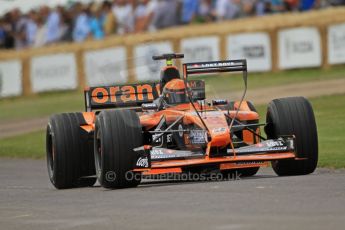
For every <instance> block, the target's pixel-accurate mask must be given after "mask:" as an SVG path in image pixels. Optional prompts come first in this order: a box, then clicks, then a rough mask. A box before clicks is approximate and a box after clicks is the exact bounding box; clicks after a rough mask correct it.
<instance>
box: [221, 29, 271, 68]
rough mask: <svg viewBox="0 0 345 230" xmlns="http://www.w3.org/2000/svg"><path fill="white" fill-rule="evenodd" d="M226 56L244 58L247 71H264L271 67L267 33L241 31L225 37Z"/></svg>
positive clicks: (269, 41)
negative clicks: (241, 32)
mask: <svg viewBox="0 0 345 230" xmlns="http://www.w3.org/2000/svg"><path fill="white" fill-rule="evenodd" d="M227 58H228V59H229V60H230V59H246V60H247V65H248V71H252V72H264V71H270V70H271V69H272V60H271V40H270V37H269V35H268V34H267V33H243V34H234V35H229V36H228V38H227Z"/></svg>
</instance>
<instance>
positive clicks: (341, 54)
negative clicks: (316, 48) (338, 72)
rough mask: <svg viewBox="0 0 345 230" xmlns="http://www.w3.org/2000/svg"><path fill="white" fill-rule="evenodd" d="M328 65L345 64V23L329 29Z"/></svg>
mask: <svg viewBox="0 0 345 230" xmlns="http://www.w3.org/2000/svg"><path fill="white" fill-rule="evenodd" d="M328 63H329V64H341V63H345V23H343V24H338V25H331V26H329V27H328Z"/></svg>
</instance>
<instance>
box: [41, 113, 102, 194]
mask: <svg viewBox="0 0 345 230" xmlns="http://www.w3.org/2000/svg"><path fill="white" fill-rule="evenodd" d="M82 124H85V120H84V117H83V115H82V113H63V114H57V115H53V116H52V117H51V118H50V119H49V123H48V126H47V132H46V157H47V166H48V174H49V179H50V181H51V183H52V184H53V185H54V186H55V187H56V188H57V189H67V188H76V187H88V186H93V185H94V184H95V182H96V178H95V177H94V175H95V164H94V158H93V145H92V142H91V141H89V139H88V134H87V133H86V132H85V131H83V130H82V129H81V128H80V125H82Z"/></svg>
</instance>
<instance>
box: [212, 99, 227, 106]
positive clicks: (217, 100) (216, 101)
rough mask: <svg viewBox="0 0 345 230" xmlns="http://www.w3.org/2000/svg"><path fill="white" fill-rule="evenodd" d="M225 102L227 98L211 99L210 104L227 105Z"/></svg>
mask: <svg viewBox="0 0 345 230" xmlns="http://www.w3.org/2000/svg"><path fill="white" fill-rule="evenodd" d="M227 104H228V100H224V99H216V100H212V105H227Z"/></svg>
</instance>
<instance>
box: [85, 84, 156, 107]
mask: <svg viewBox="0 0 345 230" xmlns="http://www.w3.org/2000/svg"><path fill="white" fill-rule="evenodd" d="M152 92H153V87H152V85H150V84H139V85H124V86H110V87H96V88H92V89H91V90H90V94H91V102H92V103H95V104H105V103H127V102H145V101H152V100H153V99H154V97H153V93H152Z"/></svg>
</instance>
